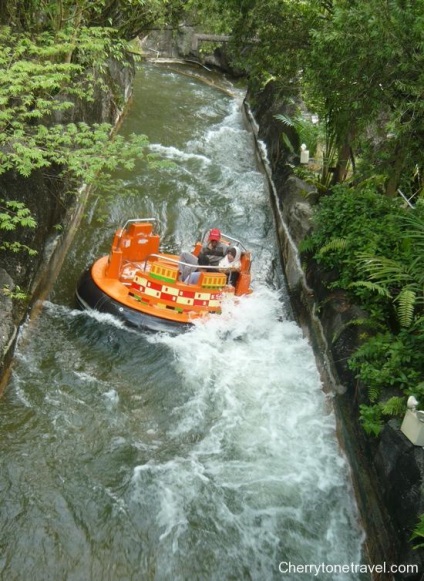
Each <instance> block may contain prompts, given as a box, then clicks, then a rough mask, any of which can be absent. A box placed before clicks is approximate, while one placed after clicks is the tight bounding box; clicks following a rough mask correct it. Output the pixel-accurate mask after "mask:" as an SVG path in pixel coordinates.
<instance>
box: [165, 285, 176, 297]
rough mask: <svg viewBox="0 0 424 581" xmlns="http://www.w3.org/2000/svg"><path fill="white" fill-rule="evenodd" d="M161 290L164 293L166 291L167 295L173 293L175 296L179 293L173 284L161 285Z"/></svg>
mask: <svg viewBox="0 0 424 581" xmlns="http://www.w3.org/2000/svg"><path fill="white" fill-rule="evenodd" d="M162 291H163V292H164V293H167V294H168V295H175V296H176V297H177V296H178V294H179V290H178V289H177V288H175V287H174V286H165V285H164V286H163V287H162Z"/></svg>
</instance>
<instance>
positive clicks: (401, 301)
mask: <svg viewBox="0 0 424 581" xmlns="http://www.w3.org/2000/svg"><path fill="white" fill-rule="evenodd" d="M415 299H416V295H415V292H414V291H413V290H411V289H410V288H404V289H402V290H401V292H400V293H399V294H398V296H397V297H396V299H395V301H396V302H397V303H398V306H397V315H398V319H399V323H400V324H401V325H402V327H410V326H411V324H412V321H413V320H414V310H415V302H416V300H415Z"/></svg>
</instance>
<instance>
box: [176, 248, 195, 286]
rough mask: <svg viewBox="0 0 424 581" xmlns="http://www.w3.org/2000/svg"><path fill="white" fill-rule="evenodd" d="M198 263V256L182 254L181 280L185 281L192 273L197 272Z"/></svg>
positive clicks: (187, 253)
mask: <svg viewBox="0 0 424 581" xmlns="http://www.w3.org/2000/svg"><path fill="white" fill-rule="evenodd" d="M181 263H185V264H181ZM197 263H198V258H197V256H194V254H192V253H191V252H182V253H181V256H180V265H179V270H180V276H179V279H180V280H182V281H185V280H186V279H187V277H188V276H190V274H191V273H192V272H195V270H196V268H197ZM190 264H192V265H193V266H189V265H190Z"/></svg>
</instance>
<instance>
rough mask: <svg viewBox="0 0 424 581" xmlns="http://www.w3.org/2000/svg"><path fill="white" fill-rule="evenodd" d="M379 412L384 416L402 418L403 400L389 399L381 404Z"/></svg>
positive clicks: (398, 398) (397, 398) (403, 411)
mask: <svg viewBox="0 0 424 581" xmlns="http://www.w3.org/2000/svg"><path fill="white" fill-rule="evenodd" d="M381 411H382V413H383V414H384V415H385V416H403V415H404V413H405V398H404V397H396V396H394V397H391V398H390V399H388V400H387V401H385V402H383V404H382V406H381Z"/></svg>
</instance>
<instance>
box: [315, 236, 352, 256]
mask: <svg viewBox="0 0 424 581" xmlns="http://www.w3.org/2000/svg"><path fill="white" fill-rule="evenodd" d="M345 248H347V240H346V238H333V239H332V240H330V242H327V244H324V246H322V247H321V248H320V249H319V252H318V254H320V255H323V254H326V253H327V252H333V251H334V250H344V249H345Z"/></svg>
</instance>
